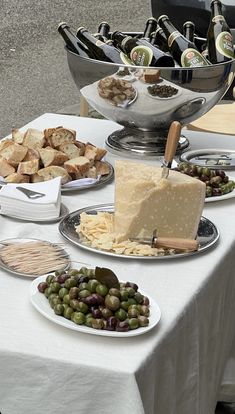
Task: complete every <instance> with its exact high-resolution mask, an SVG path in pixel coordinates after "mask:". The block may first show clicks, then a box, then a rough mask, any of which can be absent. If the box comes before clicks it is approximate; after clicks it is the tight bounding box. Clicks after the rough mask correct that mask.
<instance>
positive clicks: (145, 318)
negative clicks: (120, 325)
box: [138, 315, 149, 326]
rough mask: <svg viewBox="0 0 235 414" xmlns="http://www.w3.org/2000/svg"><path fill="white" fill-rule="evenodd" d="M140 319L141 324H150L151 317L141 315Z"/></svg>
mask: <svg viewBox="0 0 235 414" xmlns="http://www.w3.org/2000/svg"><path fill="white" fill-rule="evenodd" d="M138 321H139V325H140V326H148V324H149V319H148V318H147V317H146V316H144V315H139V316H138Z"/></svg>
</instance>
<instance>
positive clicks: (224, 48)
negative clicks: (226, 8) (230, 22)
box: [215, 32, 234, 59]
mask: <svg viewBox="0 0 235 414" xmlns="http://www.w3.org/2000/svg"><path fill="white" fill-rule="evenodd" d="M215 47H216V49H217V50H218V52H219V53H221V55H224V56H226V57H228V58H231V59H233V58H234V49H233V37H232V35H231V33H229V32H221V33H220V34H219V35H218V36H217V38H216V41H215Z"/></svg>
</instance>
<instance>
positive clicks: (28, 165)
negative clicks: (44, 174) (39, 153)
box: [17, 159, 39, 175]
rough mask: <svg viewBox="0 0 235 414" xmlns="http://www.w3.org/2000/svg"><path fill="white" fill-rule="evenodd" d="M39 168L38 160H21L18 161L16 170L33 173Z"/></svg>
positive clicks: (22, 172)
mask: <svg viewBox="0 0 235 414" xmlns="http://www.w3.org/2000/svg"><path fill="white" fill-rule="evenodd" d="M38 169H39V160H37V159H36V160H31V161H22V162H20V163H19V165H18V168H17V172H18V174H27V175H31V174H35V173H36V172H37V171H38Z"/></svg>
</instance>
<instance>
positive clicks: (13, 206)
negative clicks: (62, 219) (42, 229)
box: [0, 177, 61, 221]
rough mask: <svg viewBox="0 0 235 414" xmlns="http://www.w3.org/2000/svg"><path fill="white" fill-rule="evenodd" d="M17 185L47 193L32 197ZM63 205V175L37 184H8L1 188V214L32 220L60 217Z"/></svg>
mask: <svg viewBox="0 0 235 414" xmlns="http://www.w3.org/2000/svg"><path fill="white" fill-rule="evenodd" d="M17 187H21V188H25V189H28V190H31V191H35V192H39V193H43V194H45V196H43V197H41V198H36V199H30V198H28V197H27V195H25V194H24V193H22V192H21V191H20V190H18V189H17ZM60 207H61V177H57V178H54V179H53V180H49V181H44V182H41V183H35V184H25V183H22V184H10V183H9V184H6V185H4V186H3V187H2V188H1V190H0V214H3V215H7V216H12V217H15V218H19V219H27V220H32V221H40V220H41V221H42V220H43V219H44V220H50V219H54V218H57V217H59V215H60Z"/></svg>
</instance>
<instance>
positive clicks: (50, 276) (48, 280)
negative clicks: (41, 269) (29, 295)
mask: <svg viewBox="0 0 235 414" xmlns="http://www.w3.org/2000/svg"><path fill="white" fill-rule="evenodd" d="M54 280H55V276H54V275H48V276H47V278H46V282H47V283H48V285H50V283H52V282H54Z"/></svg>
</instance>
